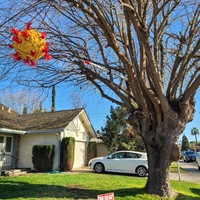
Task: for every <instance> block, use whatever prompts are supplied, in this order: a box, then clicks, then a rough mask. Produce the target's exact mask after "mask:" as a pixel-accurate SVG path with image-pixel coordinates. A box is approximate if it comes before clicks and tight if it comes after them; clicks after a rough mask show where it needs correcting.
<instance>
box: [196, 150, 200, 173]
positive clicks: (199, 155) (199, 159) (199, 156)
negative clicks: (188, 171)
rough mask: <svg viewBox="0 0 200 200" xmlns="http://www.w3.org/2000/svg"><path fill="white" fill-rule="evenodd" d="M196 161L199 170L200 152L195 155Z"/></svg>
mask: <svg viewBox="0 0 200 200" xmlns="http://www.w3.org/2000/svg"><path fill="white" fill-rule="evenodd" d="M196 161H197V165H198V169H199V170H200V152H198V153H197V157H196Z"/></svg>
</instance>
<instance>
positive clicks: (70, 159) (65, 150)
mask: <svg viewBox="0 0 200 200" xmlns="http://www.w3.org/2000/svg"><path fill="white" fill-rule="evenodd" d="M74 151H75V139H74V138H73V137H66V138H63V139H62V142H61V156H60V170H61V171H71V170H72V168H73V165H74Z"/></svg>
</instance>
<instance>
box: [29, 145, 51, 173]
mask: <svg viewBox="0 0 200 200" xmlns="http://www.w3.org/2000/svg"><path fill="white" fill-rule="evenodd" d="M32 154H33V157H32V162H33V166H34V169H35V170H36V171H38V172H49V171H51V170H52V169H53V159H54V155H55V146H54V145H34V146H33V149H32Z"/></svg>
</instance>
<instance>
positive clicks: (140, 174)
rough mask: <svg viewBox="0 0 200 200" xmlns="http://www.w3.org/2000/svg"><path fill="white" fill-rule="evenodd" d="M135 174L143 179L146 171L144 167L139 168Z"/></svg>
mask: <svg viewBox="0 0 200 200" xmlns="http://www.w3.org/2000/svg"><path fill="white" fill-rule="evenodd" d="M136 174H137V175H138V176H140V177H144V176H146V175H147V169H146V167H144V166H139V167H137V169H136Z"/></svg>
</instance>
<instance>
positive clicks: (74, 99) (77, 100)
mask: <svg viewBox="0 0 200 200" xmlns="http://www.w3.org/2000/svg"><path fill="white" fill-rule="evenodd" d="M69 98H70V101H71V104H72V107H73V108H75V109H77V108H86V103H85V102H84V100H83V98H82V97H81V95H80V94H79V93H77V92H73V93H71V94H70V96H69Z"/></svg>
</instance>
